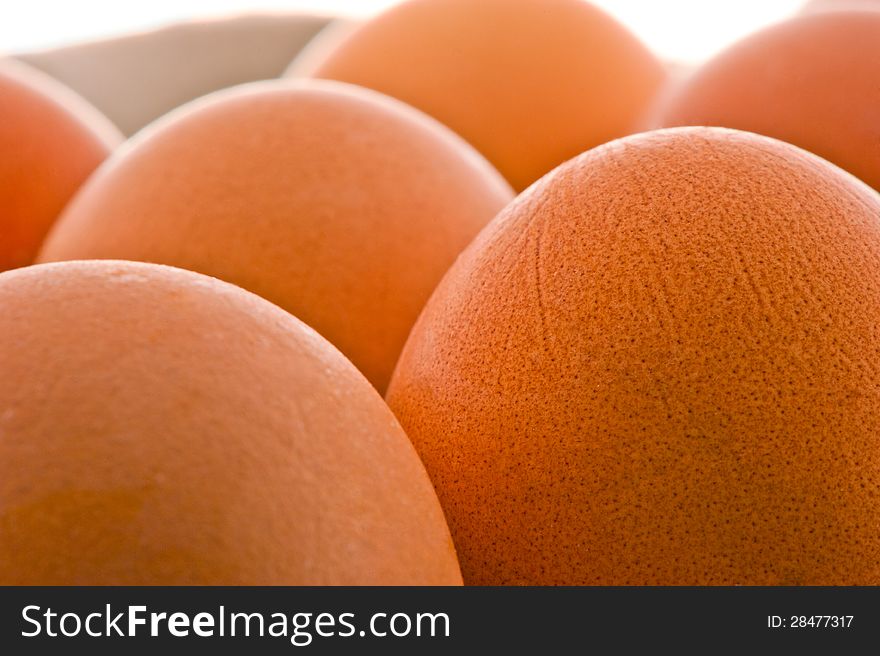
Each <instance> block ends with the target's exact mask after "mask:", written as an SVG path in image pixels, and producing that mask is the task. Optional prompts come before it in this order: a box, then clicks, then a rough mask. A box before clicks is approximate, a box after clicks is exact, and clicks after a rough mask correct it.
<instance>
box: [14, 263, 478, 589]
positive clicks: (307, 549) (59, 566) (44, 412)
mask: <svg viewBox="0 0 880 656" xmlns="http://www.w3.org/2000/svg"><path fill="white" fill-rule="evenodd" d="M0 307H2V308H3V312H2V313H0V371H2V372H3V375H2V376H0V435H2V439H0V584H2V585H20V584H25V585H46V584H51V585H69V584H76V585H105V584H111V585H182V584H185V585H218V584H222V585H239V584H248V585H250V584H253V585H329V584H347V585H361V584H373V585H387V584H402V585H413V584H444V585H447V584H448V585H453V584H457V583H459V582H460V581H461V577H460V574H459V572H458V566H457V563H456V558H455V552H454V549H453V547H452V542H451V540H450V538H449V532H448V529H447V527H446V524H445V522H444V519H443V513H442V511H441V510H440V506H439V504H438V503H437V498H436V495H435V494H434V491H433V489H432V488H431V484H430V481H429V480H428V477H427V475H426V473H425V470H424V468H423V467H422V464H421V463H420V462H419V459H418V457H417V456H416V454H415V452H414V451H413V449H412V445H411V444H410V442H409V440H408V439H407V438H406V435H405V434H404V433H403V431H402V430H401V428H400V425H399V424H398V423H397V422H396V420H395V419H394V417H393V415H392V414H391V412H390V410H388V407H387V406H386V405H385V404H384V403H383V401H382V399H381V398H380V397H379V396H378V394H377V393H376V391H375V390H374V389H373V388H372V387H370V385H369V383H368V382H367V381H366V380H365V379H364V378H363V376H361V375H360V374H359V373H358V372H357V371H356V370H355V368H354V367H353V366H351V364H350V363H349V362H348V361H346V360H345V358H343V357H342V356H341V355H340V354H339V352H338V351H336V350H335V349H334V348H333V347H332V346H330V344H328V343H327V342H326V341H325V340H324V339H322V338H321V337H320V336H318V335H317V334H316V333H315V332H314V331H312V330H311V329H309V328H308V327H306V326H305V325H304V324H303V323H301V322H300V321H298V320H297V319H295V318H294V317H292V316H290V315H289V314H287V313H286V312H283V311H282V310H280V309H278V308H277V307H275V306H274V305H272V304H271V303H268V302H267V301H265V300H263V299H261V298H259V297H257V296H255V295H253V294H250V293H248V292H245V291H244V290H242V289H240V288H238V287H235V286H233V285H229V284H226V283H223V282H220V281H219V280H215V279H212V278H208V277H207V276H202V275H199V274H195V273H191V272H188V271H183V270H180V269H175V268H171V267H163V266H156V265H151V264H140V263H132V262H70V263H64V264H50V265H44V266H35V267H28V268H23V269H18V270H16V271H11V272H7V273H4V274H2V275H0Z"/></svg>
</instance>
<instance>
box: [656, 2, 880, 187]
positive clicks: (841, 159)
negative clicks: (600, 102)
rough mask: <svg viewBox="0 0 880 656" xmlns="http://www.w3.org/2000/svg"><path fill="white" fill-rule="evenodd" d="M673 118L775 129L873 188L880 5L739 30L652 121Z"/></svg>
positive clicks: (879, 165) (878, 183)
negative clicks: (739, 37) (741, 34)
mask: <svg viewBox="0 0 880 656" xmlns="http://www.w3.org/2000/svg"><path fill="white" fill-rule="evenodd" d="M678 125H716V126H723V127H730V128H738V129H741V130H748V131H750V132H757V133H759V134H765V135H767V136H771V137H775V138H777V139H782V140H783V141H788V142H789V143H793V144H795V145H797V146H800V147H801V148H804V149H806V150H809V151H811V152H813V153H816V154H817V155H820V156H821V157H824V158H825V159H827V160H829V161H831V162H833V163H835V164H837V165H838V166H840V167H842V168H844V169H846V170H848V171H849V172H850V173H853V174H854V175H856V176H858V177H859V178H861V179H862V180H864V181H865V182H867V183H868V184H870V185H871V186H873V187H874V188H875V189H880V147H878V143H880V13H878V12H876V11H870V12H868V11H865V12H847V11H840V12H830V13H819V14H816V15H812V16H804V17H800V18H796V19H793V20H791V21H787V22H785V23H781V24H779V25H776V26H773V27H770V28H767V29H765V30H763V31H761V32H758V33H757V34H754V35H752V36H750V37H748V38H746V39H745V40H743V41H741V42H739V43H738V44H736V45H734V46H733V47H731V48H730V49H728V50H727V51H725V52H723V53H722V54H720V55H718V56H717V57H716V58H715V59H713V60H711V61H709V62H708V63H707V64H705V65H704V66H703V67H702V68H701V69H700V70H699V71H698V72H697V73H695V74H694V75H693V76H692V77H691V78H690V80H689V82H688V83H687V84H685V85H684V86H683V87H682V88H681V89H680V90H679V92H678V93H677V94H676V95H675V97H674V98H672V99H671V100H670V101H669V103H668V104H667V105H666V107H665V108H664V109H663V110H662V111H661V112H659V115H658V117H657V120H656V121H655V122H654V126H655V127H671V126H678Z"/></svg>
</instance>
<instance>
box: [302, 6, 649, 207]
mask: <svg viewBox="0 0 880 656" xmlns="http://www.w3.org/2000/svg"><path fill="white" fill-rule="evenodd" d="M310 66H311V71H310V72H309V74H310V75H311V76H314V77H320V78H329V79H334V80H341V81H343V82H351V83H354V84H359V85H361V86H365V87H369V88H372V89H376V90H378V91H381V92H383V93H386V94H388V95H390V96H394V97H395V98H399V99H401V100H403V101H404V102H407V103H409V104H411V105H413V106H414V107H417V108H419V109H421V110H422V111H424V112H426V113H428V114H430V115H431V116H433V117H435V118H436V119H438V120H439V121H441V122H442V123H445V124H446V125H448V126H449V127H451V128H452V129H453V130H455V131H456V132H458V133H459V134H461V135H462V136H463V137H464V138H465V139H467V140H468V141H469V142H470V143H472V144H473V145H474V146H475V147H476V148H477V150H479V151H480V152H481V153H483V154H484V155H485V156H486V157H487V158H488V159H489V161H491V162H492V163H493V164H494V165H495V166H496V167H497V168H498V170H499V171H501V173H502V174H503V175H505V177H506V178H507V179H508V180H509V181H510V183H511V184H512V185H513V186H514V188H516V189H517V190H522V189H524V188H525V187H527V186H528V185H529V184H531V183H532V182H533V181H535V180H536V179H537V178H539V177H540V176H541V175H543V174H544V173H546V172H547V171H549V170H550V169H552V168H553V167H555V166H556V165H558V164H561V163H562V162H563V161H565V160H567V159H569V158H570V157H574V156H575V155H578V154H579V153H581V152H583V151H584V150H587V149H588V148H591V147H593V146H596V145H599V144H601V143H604V142H605V141H608V140H610V139H613V138H616V137H621V136H623V135H625V134H628V133H630V132H632V131H633V130H634V124H635V122H636V121H637V120H638V118H639V117H640V116H641V114H642V113H643V112H644V110H645V108H646V106H647V105H648V103H649V102H650V101H651V99H652V98H653V94H654V93H655V92H656V91H657V90H658V89H659V88H660V87H661V84H662V81H663V78H664V72H663V66H662V64H661V63H660V62H659V61H658V60H657V59H656V58H655V57H654V56H653V55H652V54H651V53H650V52H649V51H648V50H647V49H646V48H645V46H643V45H642V44H641V42H639V41H638V40H637V39H636V38H635V36H633V35H632V34H631V33H630V32H629V31H627V30H626V28H624V27H623V26H622V25H620V24H619V23H617V22H616V21H615V20H614V19H613V18H611V17H610V16H608V15H606V14H605V13H604V12H602V11H601V10H599V9H597V8H596V7H594V6H593V5H591V4H589V3H587V2H583V1H582V0H480V2H473V0H410V1H409V2H403V3H401V4H399V5H396V6H394V7H392V8H391V9H390V10H388V11H386V12H385V13H383V14H381V15H379V16H378V17H376V18H374V19H373V20H371V21H368V22H366V23H365V24H363V25H362V26H361V27H360V28H358V29H355V30H354V31H353V32H352V34H350V35H349V37H348V38H346V39H345V40H344V41H343V42H342V43H341V44H340V45H339V46H338V47H337V48H336V49H335V50H333V51H331V52H329V53H327V55H326V56H325V57H324V59H323V61H312V62H310ZM300 72H304V71H300Z"/></svg>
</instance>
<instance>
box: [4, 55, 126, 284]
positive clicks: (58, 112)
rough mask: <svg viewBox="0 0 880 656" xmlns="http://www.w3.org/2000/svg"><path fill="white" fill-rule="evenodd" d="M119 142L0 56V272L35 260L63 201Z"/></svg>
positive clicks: (54, 86)
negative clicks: (0, 59)
mask: <svg viewBox="0 0 880 656" xmlns="http://www.w3.org/2000/svg"><path fill="white" fill-rule="evenodd" d="M121 141H122V136H121V135H120V134H119V133H118V132H117V131H116V129H115V128H114V127H113V126H112V125H111V124H110V123H109V122H108V121H107V119H105V118H104V117H103V116H101V115H100V114H99V113H98V112H97V110H95V109H94V108H93V107H91V106H89V105H88V104H87V103H86V102H85V101H84V100H82V98H79V97H78V96H77V95H76V94H75V93H73V92H72V91H70V90H69V89H67V88H65V87H64V86H62V85H61V84H58V83H57V82H55V81H54V80H52V79H50V78H48V77H47V76H45V75H43V74H42V73H40V72H38V71H35V70H32V69H29V68H28V67H26V66H25V65H23V64H19V63H17V62H12V61H8V60H4V61H0V271H4V270H6V269H12V268H15V267H19V266H25V265H27V264H30V263H31V262H33V260H34V257H36V254H37V250H38V249H39V247H40V243H41V242H42V241H43V238H44V237H45V236H46V233H47V232H48V230H49V228H50V227H51V225H52V223H53V222H54V221H55V219H56V218H57V217H58V214H59V213H60V212H61V210H62V209H63V208H64V205H65V204H66V203H67V201H68V200H70V197H71V196H73V194H74V192H76V190H77V189H78V188H79V187H80V185H81V184H82V183H83V181H84V180H85V179H86V178H87V177H88V176H89V175H90V174H91V172H92V171H93V170H94V169H95V168H96V167H97V166H98V164H100V163H101V162H102V161H103V160H104V158H105V157H107V155H108V154H109V153H110V151H111V150H112V149H113V148H114V147H115V146H116V145H117V144H119V143H120V142H121Z"/></svg>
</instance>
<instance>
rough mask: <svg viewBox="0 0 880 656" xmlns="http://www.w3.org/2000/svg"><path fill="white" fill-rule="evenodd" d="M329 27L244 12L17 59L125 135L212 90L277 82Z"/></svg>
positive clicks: (313, 20)
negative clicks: (80, 98) (100, 113)
mask: <svg viewBox="0 0 880 656" xmlns="http://www.w3.org/2000/svg"><path fill="white" fill-rule="evenodd" d="M329 23H330V19H328V18H326V17H323V16H309V15H302V14H295V13H293V14H285V13H280V14H245V15H241V16H233V17H231V18H219V19H214V20H203V21H192V22H183V23H176V24H172V25H169V26H167V27H162V28H159V29H155V30H149V31H146V32H141V33H137V34H127V35H124V36H119V37H114V38H111V39H102V40H99V41H91V42H88V43H82V44H76V45H72V46H64V47H62V48H55V49H51V50H44V51H40V52H28V53H22V54H20V55H18V58H19V59H21V60H22V61H25V62H27V63H28V64H30V65H32V66H35V67H36V68H39V69H41V70H43V71H45V72H46V73H48V74H49V75H52V76H53V77H55V78H57V79H59V80H61V81H62V82H64V83H65V84H67V85H68V86H70V87H71V88H73V89H76V90H77V91H78V92H79V93H81V94H82V95H83V96H84V97H85V98H87V99H89V100H90V101H91V102H92V103H93V104H94V105H95V106H96V107H98V108H99V109H100V110H101V111H103V112H104V113H105V114H106V115H107V116H108V117H109V118H110V119H111V120H112V121H113V122H114V123H116V125H118V126H119V128H120V129H121V130H122V131H123V132H125V134H129V135H130V134H133V133H135V132H137V131H138V130H139V129H140V128H142V127H143V126H145V125H147V124H148V123H150V122H152V121H153V120H155V119H157V118H159V117H160V116H162V115H164V114H166V113H167V112H169V111H171V110H172V109H174V108H175V107H179V106H180V105H183V104H184V103H186V102H189V101H190V100H193V99H195V98H198V97H200V96H203V95H205V94H207V93H210V92H212V91H217V90H219V89H224V88H226V87H231V86H233V85H236V84H243V83H245V82H253V81H256V80H264V79H270V78H275V77H278V76H279V75H281V73H282V72H283V71H284V69H285V67H286V66H287V64H288V63H289V62H290V60H291V59H292V58H293V57H294V56H295V55H296V54H297V53H298V52H299V50H300V48H302V47H303V46H304V45H306V44H307V43H309V41H310V40H311V39H312V37H313V36H315V34H317V33H318V32H320V31H321V30H322V29H323V28H324V27H325V26H326V25H328V24H329Z"/></svg>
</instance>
